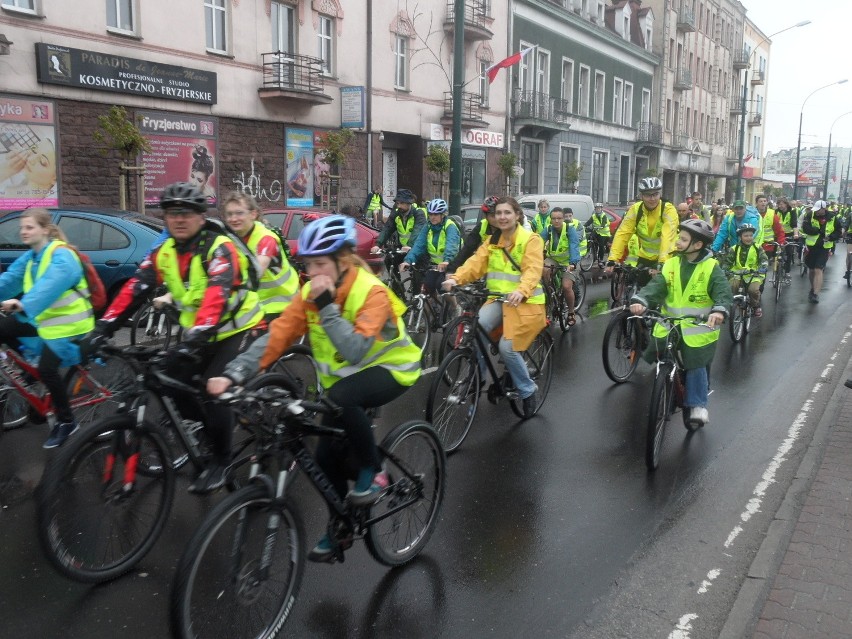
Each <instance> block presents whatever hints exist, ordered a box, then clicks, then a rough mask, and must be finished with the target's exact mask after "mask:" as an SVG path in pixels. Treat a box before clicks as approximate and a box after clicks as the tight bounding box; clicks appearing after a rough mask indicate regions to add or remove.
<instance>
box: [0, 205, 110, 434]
mask: <svg viewBox="0 0 852 639" xmlns="http://www.w3.org/2000/svg"><path fill="white" fill-rule="evenodd" d="M20 225H21V241H22V242H23V243H24V244H26V245H27V246H29V249H30V250H28V251H26V252H24V254H23V255H21V256H20V257H19V258H18V259H16V260H15V261H14V262H12V264H11V266H9V269H8V270H7V271H6V272H5V273H3V275H0V299H2V300H4V301H3V302H0V308H2V310H3V311H4V312H6V313H14V315H9V316H7V317H2V318H0V340H2V341H3V342H5V343H6V344H8V345H9V346H10V347H12V348H17V347H18V346H19V344H20V343H21V342H20V340H21V339H24V338H34V337H38V338H40V341H41V344H40V345H41V356H40V357H39V361H38V373H39V377H40V378H41V381H42V382H43V383H44V385H45V387H46V388H47V390H48V391H50V396H51V399H52V400H53V407H54V409H55V411H56V424H55V425H54V426H53V429H52V430H51V431H50V436H49V437H48V438H47V441H45V442H44V445H43V447H44V448H56V447H57V446H61V445H62V444H64V443H65V440H66V439H68V436H69V435H71V434H72V433H74V431H76V430H77V423H76V422H75V421H74V414H73V413H72V412H71V402H70V400H69V399H68V393H67V391H66V389H65V385H64V384H63V382H62V377H61V376H60V375H59V368H60V367H65V366H74V365H77V364H79V363H80V348H79V347H78V346H77V344H76V343H75V340H77V339H79V338H81V337H83V336H84V335H86V334H87V333H88V332H89V331H91V330H92V329H93V328H94V327H95V314H94V312H93V311H92V305H91V304H90V303H89V296H88V286H87V284H86V278H85V276H84V274H83V266H82V264H81V262H80V260H79V258H78V257H77V255H76V254H75V253H74V251H72V250H70V249H69V246H68V243H67V240H66V238H65V234H64V233H63V232H62V231H61V230H60V229H59V227H58V226H56V225H55V224H54V223H53V217H52V216H51V214H50V212H49V211H48V210H47V209H29V210H27V211H24V212H23V213H22V214H21V218H20ZM22 293H23V295H22Z"/></svg>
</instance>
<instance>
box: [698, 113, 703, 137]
mask: <svg viewBox="0 0 852 639" xmlns="http://www.w3.org/2000/svg"><path fill="white" fill-rule="evenodd" d="M703 134H704V114H703V113H702V114H701V115H699V116H698V132H697V133H696V136H697V137H699V138H701V137H703Z"/></svg>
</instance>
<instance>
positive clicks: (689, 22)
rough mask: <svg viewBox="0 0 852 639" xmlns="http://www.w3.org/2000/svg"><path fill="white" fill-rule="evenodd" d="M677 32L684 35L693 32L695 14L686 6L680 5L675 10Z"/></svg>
mask: <svg viewBox="0 0 852 639" xmlns="http://www.w3.org/2000/svg"><path fill="white" fill-rule="evenodd" d="M677 30H678V31H683V32H684V33H691V32H692V31H695V12H694V11H693V10H692V8H691V7H687V6H686V4H682V5H680V8H679V9H678V10H677Z"/></svg>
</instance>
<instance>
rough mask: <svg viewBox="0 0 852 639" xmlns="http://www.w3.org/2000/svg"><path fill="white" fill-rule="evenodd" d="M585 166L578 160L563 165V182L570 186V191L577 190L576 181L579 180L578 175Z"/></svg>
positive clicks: (574, 191)
mask: <svg viewBox="0 0 852 639" xmlns="http://www.w3.org/2000/svg"><path fill="white" fill-rule="evenodd" d="M584 168H585V167H584V166H583V164H581V163H580V162H571V164H566V165H565V170H564V174H563V178H564V180H565V183H566V184H568V185H569V187H570V188H571V193H576V192H577V182H578V181H579V180H580V175H581V174H582V173H583V169H584Z"/></svg>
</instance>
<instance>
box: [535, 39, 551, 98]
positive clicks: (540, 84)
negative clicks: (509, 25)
mask: <svg viewBox="0 0 852 639" xmlns="http://www.w3.org/2000/svg"><path fill="white" fill-rule="evenodd" d="M535 90H536V91H538V92H539V93H546V94H549V93H550V53H548V52H547V51H542V50H541V49H539V50H538V55H537V56H536V74H535Z"/></svg>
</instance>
